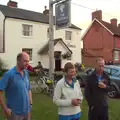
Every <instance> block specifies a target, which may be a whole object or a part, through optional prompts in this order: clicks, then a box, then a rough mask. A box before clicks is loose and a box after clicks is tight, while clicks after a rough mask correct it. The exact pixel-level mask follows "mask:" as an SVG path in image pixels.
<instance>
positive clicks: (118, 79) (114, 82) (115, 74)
mask: <svg viewBox="0 0 120 120" xmlns="http://www.w3.org/2000/svg"><path fill="white" fill-rule="evenodd" d="M104 71H105V72H106V73H107V74H108V75H109V76H110V80H111V89H110V91H109V92H108V96H109V97H110V98H116V97H117V96H120V67H119V66H116V65H105V68H104Z"/></svg>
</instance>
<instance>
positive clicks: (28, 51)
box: [22, 48, 32, 61]
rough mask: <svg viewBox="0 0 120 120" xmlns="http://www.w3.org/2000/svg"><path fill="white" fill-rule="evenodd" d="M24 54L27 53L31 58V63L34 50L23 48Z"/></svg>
mask: <svg viewBox="0 0 120 120" xmlns="http://www.w3.org/2000/svg"><path fill="white" fill-rule="evenodd" d="M22 52H26V53H27V54H28V55H29V56H30V61H32V49H29V48H23V49H22Z"/></svg>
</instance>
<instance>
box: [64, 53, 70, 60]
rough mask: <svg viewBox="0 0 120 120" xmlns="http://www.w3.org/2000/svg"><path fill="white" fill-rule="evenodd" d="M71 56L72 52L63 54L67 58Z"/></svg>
mask: <svg viewBox="0 0 120 120" xmlns="http://www.w3.org/2000/svg"><path fill="white" fill-rule="evenodd" d="M69 57H71V54H70V53H69V52H66V53H64V54H63V55H62V58H63V59H67V58H69Z"/></svg>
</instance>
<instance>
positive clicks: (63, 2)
mask: <svg viewBox="0 0 120 120" xmlns="http://www.w3.org/2000/svg"><path fill="white" fill-rule="evenodd" d="M70 2H71V0H54V1H53V0H49V78H51V79H54V77H53V73H54V20H53V5H54V4H56V6H55V16H56V17H55V18H56V19H55V24H56V29H61V28H65V27H69V26H70V25H71V4H70Z"/></svg>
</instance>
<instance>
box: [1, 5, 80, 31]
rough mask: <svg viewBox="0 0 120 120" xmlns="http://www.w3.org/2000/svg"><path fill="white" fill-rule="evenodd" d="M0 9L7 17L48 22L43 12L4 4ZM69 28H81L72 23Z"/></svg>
mask: <svg viewBox="0 0 120 120" xmlns="http://www.w3.org/2000/svg"><path fill="white" fill-rule="evenodd" d="M0 11H1V12H2V13H3V14H4V16H5V17H8V18H15V19H22V20H29V21H35V22H41V23H46V24H49V16H48V15H45V14H43V13H39V12H34V11H29V10H24V9H19V8H12V7H8V6H4V5H0ZM54 18H55V17H54ZM54 20H55V19H54ZM54 23H55V22H54ZM70 28H73V29H79V30H81V28H79V27H77V26H75V25H73V24H72V25H71V27H70Z"/></svg>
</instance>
